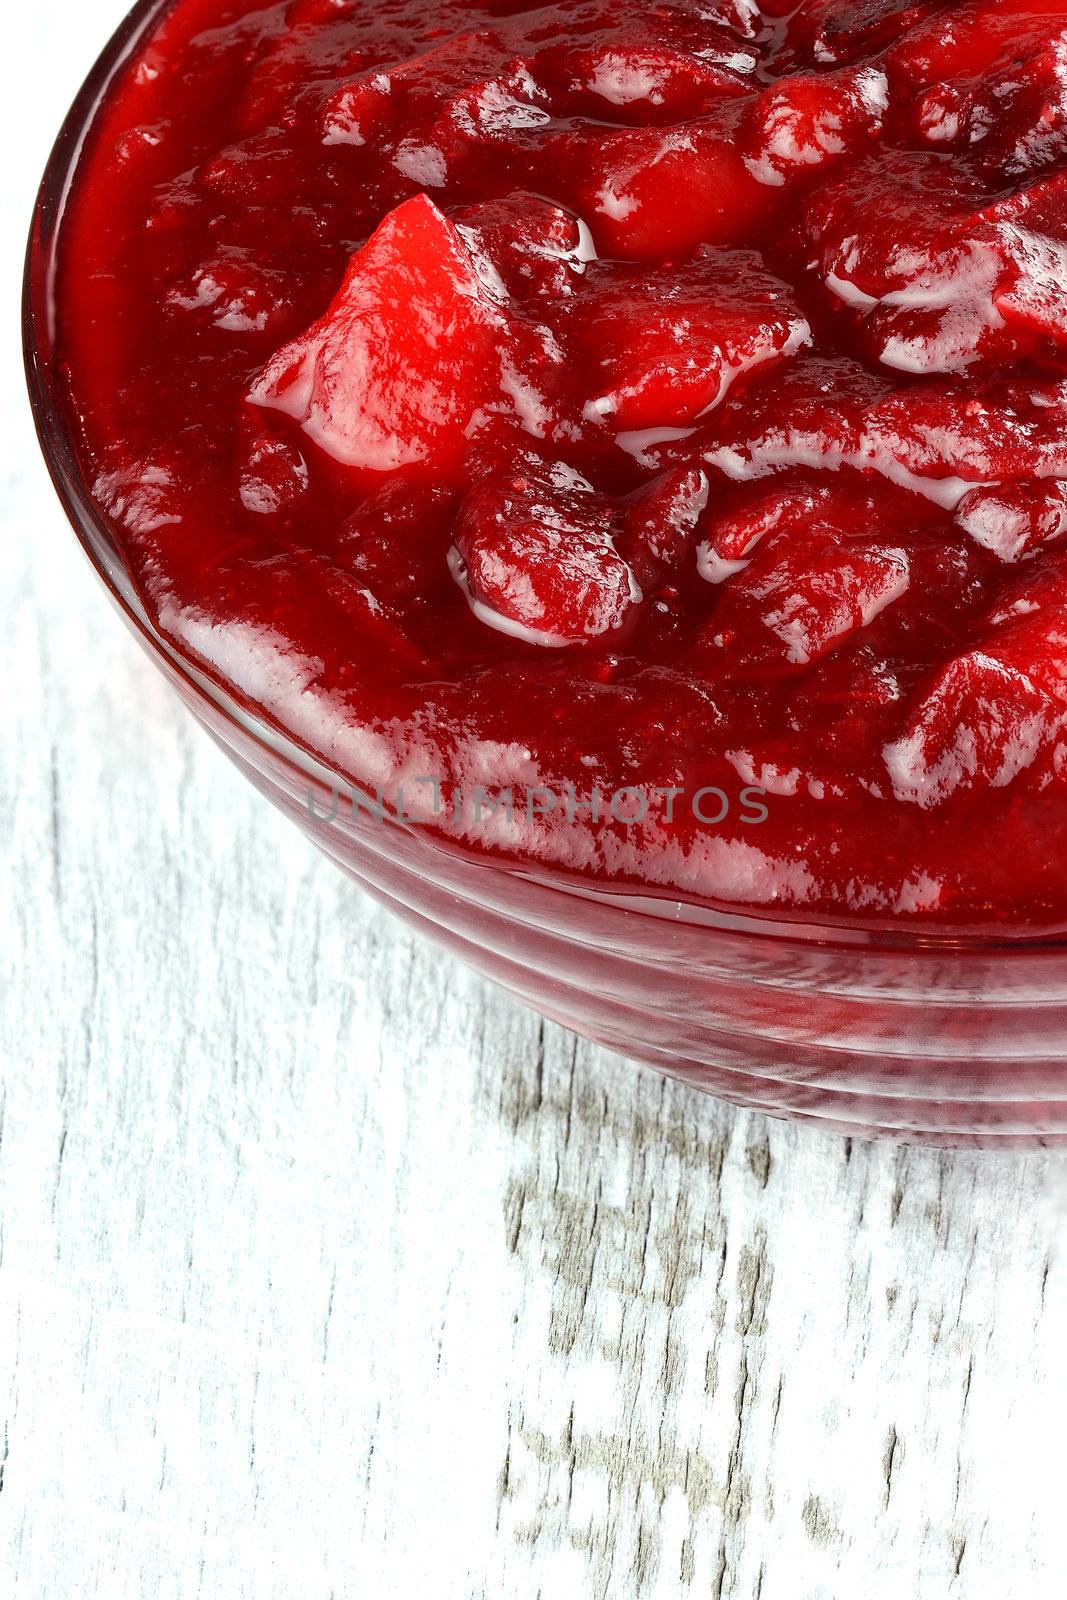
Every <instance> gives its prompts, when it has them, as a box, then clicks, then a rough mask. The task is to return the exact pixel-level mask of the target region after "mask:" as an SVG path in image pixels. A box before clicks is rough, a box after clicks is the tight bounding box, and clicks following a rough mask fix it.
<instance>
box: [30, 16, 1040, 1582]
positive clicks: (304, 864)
mask: <svg viewBox="0 0 1067 1600" xmlns="http://www.w3.org/2000/svg"><path fill="white" fill-rule="evenodd" d="M120 9H121V6H120V4H119V3H117V0H78V3H77V4H75V3H74V0H36V3H35V4H34V6H32V7H19V8H18V9H17V11H16V14H15V16H14V18H12V17H11V16H10V15H9V14H5V21H4V31H5V34H6V35H7V36H8V39H9V42H10V35H11V32H12V29H14V47H13V48H8V49H7V50H6V51H5V60H4V65H3V72H4V84H3V94H2V95H0V117H2V119H3V152H4V160H3V162H2V163H0V178H2V181H3V184H4V192H3V201H2V205H3V209H2V213H0V215H2V222H3V230H4V238H3V252H4V255H3V273H4V277H3V302H4V308H5V315H4V318H3V338H4V345H3V356H4V362H3V410H2V422H3V433H2V439H3V446H2V448H3V479H2V484H0V574H2V580H0V581H2V593H3V605H4V616H5V618H6V626H5V628H4V633H3V684H4V696H3V702H2V703H3V767H2V771H0V789H2V795H0V803H2V810H0V830H2V831H0V841H2V870H3V895H2V900H0V919H2V923H0V941H2V943H0V954H2V960H3V965H2V969H0V977H2V982H3V1004H2V1011H0V1050H2V1068H3V1088H2V1101H0V1115H2V1138H0V1224H2V1232H0V1427H2V1429H3V1432H2V1434H0V1457H2V1458H3V1468H2V1488H0V1594H3V1595H5V1596H7V1595H12V1596H16V1597H18V1600H94V1597H102V1600H135V1597H142V1596H143V1597H153V1600H155V1597H160V1600H171V1597H174V1600H194V1597H201V1596H204V1597H212V1600H214V1597H219V1600H243V1597H246V1596H247V1597H254V1600H282V1597H285V1600H289V1597H293V1600H331V1597H333V1600H340V1597H358V1600H390V1597H392V1596H397V1597H403V1600H407V1597H409V1596H414V1595H426V1596H431V1597H433V1600H511V1597H515V1600H538V1597H544V1600H550V1597H551V1600H560V1597H562V1600H570V1597H571V1596H574V1597H585V1596H589V1597H591V1600H609V1597H610V1600H629V1597H634V1600H666V1597H671V1600H673V1597H688V1596H699V1597H701V1600H720V1597H745V1600H748V1597H752V1600H757V1597H762V1600H817V1597H820V1600H838V1597H841V1600H844V1597H848V1600H853V1597H857V1600H912V1597H915V1600H928V1597H939V1596H952V1597H956V1596H962V1597H965V1600H985V1597H989V1600H994V1597H996V1600H1004V1597H1008V1600H1013V1597H1016V1596H1018V1597H1022V1600H1031V1597H1034V1600H1046V1597H1050V1596H1053V1595H1058V1594H1060V1593H1062V1592H1063V1587H1064V1580H1065V1577H1067V1556H1065V1553H1064V1542H1063V1541H1064V1516H1063V1509H1062V1501H1063V1492H1064V1483H1065V1472H1064V1466H1063V1451H1064V1445H1063V1441H1064V1436H1065V1424H1067V1415H1065V1404H1064V1401H1065V1396H1067V1390H1065V1385H1064V1379H1063V1368H1064V1360H1065V1352H1067V1296H1065V1292H1064V1264H1063V1262H1062V1260H1059V1259H1058V1258H1057V1254H1056V1243H1057V1239H1058V1236H1059V1234H1060V1233H1061V1232H1062V1227H1063V1223H1064V1220H1065V1203H1064V1199H1063V1194H1064V1179H1063V1172H1062V1167H1061V1166H1060V1165H1059V1164H1058V1163H1057V1164H1054V1163H1052V1162H1050V1161H1048V1160H1046V1159H1045V1158H1043V1157H1040V1156H1033V1157H1011V1158H1006V1157H989V1158H986V1157H981V1156H978V1155H971V1154H968V1155H960V1156H950V1155H938V1154H934V1153H929V1152H921V1151H911V1152H898V1151H895V1150H893V1149H890V1148H888V1147H881V1148H878V1147H866V1146H863V1145H860V1144H853V1145H851V1146H849V1145H847V1144H845V1143H843V1142H838V1141H836V1140H834V1139H832V1138H829V1137H823V1136H816V1135H812V1134H811V1133H808V1132H803V1133H801V1132H795V1131H793V1130H791V1129H788V1128H785V1127H778V1126H772V1125H769V1124H767V1123H765V1122H763V1121H762V1120H760V1119H758V1118H754V1117H747V1116H743V1115H737V1114H734V1113H732V1112H730V1111H727V1110H725V1109H723V1108H721V1107H719V1106H717V1105H715V1104H714V1103H712V1102H711V1101H707V1100H703V1099H701V1098H699V1097H698V1096H696V1095H695V1094H692V1093H689V1092H687V1091H685V1090H683V1089H680V1088H678V1087H673V1086H668V1085H665V1084H663V1083H661V1082H660V1081H659V1080H658V1079H656V1078H655V1077H654V1076H652V1075H651V1074H648V1073H644V1072H642V1071H639V1070H638V1069H636V1068H633V1067H630V1066H627V1065H625V1064H622V1063H619V1062H616V1061H613V1060H611V1059H609V1058H607V1057H606V1056H604V1055H603V1054H601V1053H598V1052H597V1051H595V1050H592V1049H590V1048H587V1047H586V1046H585V1045H582V1044H576V1043H575V1041H573V1040H572V1039H570V1038H569V1037H567V1036H566V1035H564V1034H563V1033H561V1032H560V1031H559V1030H558V1029H555V1028H552V1027H548V1026H542V1025H541V1024H540V1023H539V1022H538V1021H537V1019H536V1018H534V1017H532V1016H530V1015H528V1014H525V1013H524V1012H522V1011H520V1010H519V1009H518V1008H517V1007H515V1006H513V1005H512V1004H510V1003H509V1002H508V1001H506V1000H505V999H503V998H502V997H501V996H500V995H499V994H497V993H495V992H494V991H493V990H491V989H490V988H489V987H488V986H487V985H485V984H483V983H481V982H480V981H478V980H476V979H474V978H472V977H470V976H468V975H467V974H466V973H465V972H464V971H462V970H461V969H460V968H459V967H457V966H456V965H455V964H454V963H453V962H452V961H451V960H449V959H447V958H446V957H445V956H443V955H441V954H440V953H439V952H437V951H436V950H434V949H432V948H430V947H428V946H426V945H424V944H421V943H419V942H418V941H416V940H415V939H413V938H412V937H410V936H409V935H408V934H407V933H406V932H405V931H403V930H402V929H401V928H399V927H397V926H396V925H395V924H393V923H392V922H390V921H389V920H388V919H387V918H386V917H385V916H384V915H383V914H382V913H380V912H379V911H378V910H377V909H376V908H375V907H374V906H373V905H371V904H369V903H368V902H366V901H365V900H363V899H361V898H360V897H359V895H358V894H357V893H356V892H355V891H354V890H353V889H352V888H351V887H350V886H349V885H348V884H347V883H345V882H344V881H343V880H342V878H341V877H340V875H339V874H336V873H335V872H334V870H333V869H332V868H330V867H329V866H328V865H327V864H326V863H325V862H323V861H320V860H319V859H317V858H316V857H315V856H314V855H313V854H312V852H311V850H310V848H309V847H308V846H306V845H305V844H304V843H303V842H302V841H301V840H300V838H298V837H297V835H296V834H295V832H292V831H290V830H289V829H288V828H287V826H286V825H285V824H283V823H282V822H281V820H279V819H278V818H277V817H275V816H274V815H273V814H272V813H271V812H270V811H269V810H268V809H267V808H265V806H264V805H263V804H262V803H261V802H260V801H259V800H258V799H257V798H256V797H255V796H254V795H253V794H252V793H251V792H250V791H249V790H247V789H245V788H244V787H242V784H241V782H240V781H239V780H238V778H237V777H236V775H235V774H233V773H232V772H231V771H230V770H229V769H228V768H227V766H226V765H225V763H224V762H223V760H222V758H221V757H220V756H218V755H217V754H216V753H215V752H214V751H213V750H212V749H211V748H209V746H208V744H207V742H206V740H205V739H204V738H203V737H202V736H200V735H199V734H198V733H196V732H195V731H194V729H193V727H192V726H191V724H190V723H189V722H188V720H187V719H186V718H185V715H184V713H182V712H181V711H180V709H179V708H178V706H177V704H176V703H175V702H174V701H173V700H172V699H171V698H169V693H168V691H166V690H165V688H164V686H163V684H162V682H161V681H160V680H157V678H156V677H155V676H154V675H153V672H152V670H151V668H150V667H149V666H148V665H147V664H146V663H145V662H144V661H143V660H142V659H141V657H140V656H139V654H138V652H137V651H136V649H135V647H134V646H133V644H132V643H131V642H129V641H128V640H127V638H126V637H125V635H124V633H123V631H122V628H121V625H120V623H119V622H118V620H117V619H116V618H115V617H114V616H113V615H112V614H111V613H110V612H109V610H108V608H107V606H106V604H105V603H104V601H103V599H102V596H101V595H100V593H98V592H97V589H96V587H95V580H94V579H93V578H92V576H91V574H90V572H89V571H88V568H87V566H86V564H85V563H84V561H83V559H82V557H81V556H80V554H79V552H78V551H77V549H76V547H75V545H74V542H73V539H72V537H71V536H70V534H69V532H68V531H67V529H66V527H65V525H64V523H63V520H62V517H61V515H60V513H59V511H58V508H57V506H56V505H55V503H54V501H53V498H52V496H51V492H50V489H49V487H48V484H47V482H46V478H45V474H44V470H43V468H42V467H41V465H40V464H39V462H38V460H37V458H36V452H35V447H34V445H33V442H32V439H31V433H30V428H29V424H28V421H27V417H26V414H25V407H24V402H23V399H22V396H21V391H20V376H19V371H18V356H17V350H16V338H15V328H14V318H13V306H14V301H15V296H16V293H17V278H18V269H19V256H20V253H21V243H22V232H23V227H24V222H25V216H26V213H27V211H28V206H29V202H30V197H31V193H32V189H33V185H34V179H35V176H36V171H37V169H38V167H39V166H40V164H41V163H42V161H43V158H44V154H45V148H46V145H47V143H48V140H49V136H50V134H51V132H52V131H53V128H54V126H55V124H57V123H58V120H59V116H60V113H61V111H62V109H63V106H64V104H65V102H66V100H67V99H68V98H69V96H70V94H71V92H72V91H73V89H74V88H75V87H76V83H77V80H78V79H79V77H80V75H81V73H82V70H83V68H84V66H85V65H86V64H87V63H88V60H89V58H90V56H91V54H92V53H93V50H94V47H95V45H96V44H97V43H99V42H101V41H102V39H103V37H104V35H105V34H106V33H107V31H108V29H109V27H110V25H111V23H112V22H113V21H114V20H115V19H116V18H117V15H118V13H119V11H120Z"/></svg>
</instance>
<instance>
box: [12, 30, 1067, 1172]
mask: <svg viewBox="0 0 1067 1600" xmlns="http://www.w3.org/2000/svg"><path fill="white" fill-rule="evenodd" d="M168 4H169V0H142V3H141V4H138V5H136V6H135V7H134V9H133V11H132V12H131V13H130V15H129V16H128V17H127V18H126V20H125V22H124V23H123V24H122V25H121V27H120V28H119V30H118V32H117V33H116V35H115V37H114V38H113V39H112V41H111V42H110V44H109V45H108V46H107V48H106V49H105V51H104V53H103V55H102V56H101V58H100V60H99V61H98V62H97V64H96V66H95V67H94V68H93V70H92V72H91V73H90V75H89V78H88V80H87V81H86V83H85V85H84V87H83V88H82V90H81V92H80V93H79V95H78V97H77V99H76V101H75V103H74V106H73V107H72V109H71V111H70V113H69V115H68V117H67V120H66V122H65V123H64V126H63V128H62V131H61V132H60V134H59V138H58V140H57V143H56V145H55V148H54V150H53V152H52V155H51V158H50V160H49V163H48V167H47V170H46V172H45V175H44V179H43V182H42V186H41V190H40V194H39V197H38V201H37V205H36V209H35V212H34V217H33V225H32V232H31V237H30V245H29V253H28V260H27V267H26V278H25V290H24V307H23V316H24V341H25V354H26V367H27V375H28V381H29V389H30V396H31V401H32V405H33V411H34V416H35V420H36V425H37V431H38V435H39V438H40V441H41V447H42V449H43V451H44V455H45V458H46V460H47V463H48V466H49V470H50V472H51V474H52V478H53V481H54V482H55V485H56V488H57V490H58V492H59V496H60V499H61V500H62V502H63V506H64V508H65V510H66V512H67V515H68V517H69V518H70V521H71V523H72V525H73V527H74V531H75V533H76V534H77V536H78V538H79V540H80V541H81V544H82V546H83V548H84V550H85V552H86V554H87V555H88V557H89V559H90V561H91V562H92V563H93V566H94V567H95V569H96V571H97V573H98V575H99V577H100V579H101V581H102V583H103V585H104V587H105V588H106V589H107V591H108V593H109V594H110V596H111V598H112V600H113V601H114V603H115V604H116V605H117V606H118V608H119V610H120V612H121V613H122V616H123V617H124V619H125V620H126V622H127V624H128V625H129V627H130V628H131V629H132V630H133V632H134V634H135V635H136V636H137V638H138V639H139V640H140V642H141V644H142V645H143V647H144V648H145V650H146V651H147V652H148V654H149V655H150V656H151V658H152V660H153V661H154V662H155V664H156V666H157V667H158V668H159V669H160V670H161V671H162V672H163V673H164V674H165V675H166V677H167V678H168V679H169V681H170V683H171V684H172V685H173V687H174V688H175V689H176V691H177V692H178V694H179V695H180V696H181V697H182V699H183V700H184V702H185V704H186V705H187V706H188V707H189V709H190V710H191V711H192V713H193V715H194V716H195V717H196V718H197V720H198V721H199V722H200V723H201V724H202V725H203V726H204V727H205V728H206V729H207V731H208V732H209V734H210V735H211V737H212V738H213V739H214V740H215V741H216V743H217V744H218V745H220V746H221V747H222V749H223V750H225V751H226V753H227V754H228V755H229V757H230V758H231V759H232V760H233V761H234V762H235V763H236V765H237V766H238V767H239V768H240V769H241V770H242V771H243V772H244V773H245V775H246V776H247V777H248V779H249V780H250V782H252V783H253V784H254V785H255V786H256V788H257V789H259V790H260V792H261V793H262V794H264V795H265V796H266V797H267V798H268V799H269V800H270V801H272V802H273V804H274V805H276V806H278V807H279V808H280V809H281V810H282V811H284V812H285V813H286V814H287V815H288V816H289V817H291V818H292V820H293V821H294V822H295V823H296V824H297V826H298V827H300V828H302V829H303V830H304V832H305V833H306V834H307V835H309V837H310V838H312V839H313V840H314V842H315V843H316V844H317V845H318V846H319V847H320V848H321V849H322V850H323V851H324V852H325V853H326V854H327V855H328V856H330V857H331V858H332V859H333V860H334V861H336V862H337V864H338V865H339V866H341V867H342V868H343V869H344V870H345V871H346V872H347V873H348V874H349V875H350V876H351V877H353V878H354V879H355V880H356V882H357V883H359V884H360V885H361V886H362V887H363V888H365V889H366V890H367V891H368V892H369V893H370V894H372V895H374V896H375V897H376V898H377V899H378V900H380V901H381V902H382V903H383V904H384V905H386V906H387V907H389V908H390V909H391V910H393V911H395V912H396V913H397V914H398V915H399V916H400V917H401V918H403V919H404V920H405V921H406V922H407V923H409V924H411V925H412V926H414V927H416V928H418V929H419V930H421V931H422V932H424V933H426V934H428V935H429V936H430V937H432V938H434V939H436V940H438V941H439V942H440V943H441V944H443V945H444V946H445V947H446V948H448V949H449V950H451V951H452V952H453V953H454V954H456V955H457V956H459V957H460V959H462V960H463V961H465V962H467V963H468V964H469V965H470V966H471V967H473V968H475V969H476V970H477V971H478V972H480V973H483V974H485V975H486V976H487V977H489V978H491V979H493V980H495V981H496V982H497V983H499V984H500V985H502V986H503V988H505V989H506V990H507V991H508V992H509V993H511V994H512V995H514V996H516V997H517V998H518V999H519V1000H521V1001H523V1002H524V1003H525V1004H527V1005H529V1006H532V1007H533V1008H534V1009H535V1010H537V1011H539V1012H541V1013H542V1014H543V1015H544V1016H546V1017H548V1018H551V1019H552V1020H553V1021H556V1022H559V1023H562V1024H563V1025H564V1026H566V1027H568V1028H571V1029H573V1030H575V1031H576V1032H577V1033H580V1034H584V1035H585V1036H587V1037H588V1038H590V1039H593V1040H595V1041H597V1042H598V1043H599V1044H602V1045H605V1046H607V1047H608V1048H610V1049H611V1050H614V1051H617V1052H619V1053H621V1054H623V1055H625V1056H628V1057H631V1058H634V1059H636V1060H639V1061H642V1062H646V1063H648V1064H649V1065H651V1066H653V1067H656V1068H658V1069H659V1070H660V1071H662V1072H665V1073H669V1074H670V1075H672V1076H674V1077H677V1078H680V1079H683V1080H684V1081H686V1082H687V1083H690V1084H692V1085H694V1086H695V1087H697V1088H699V1089H703V1090H706V1091H708V1092H710V1093H712V1094H715V1095H717V1096H719V1097H720V1098H722V1099H724V1100H729V1101H733V1102H735V1103H738V1104H741V1105H744V1106H747V1107H751V1108H753V1109H755V1110H758V1111H762V1112H766V1113H769V1114H771V1115H773V1116H786V1117H791V1118H794V1119H796V1120H798V1121H805V1122H809V1123H813V1124H816V1125H818V1126H821V1127H824V1128H830V1129H836V1130H838V1131H840V1132H841V1133H847V1134H856V1135H860V1136H878V1135H884V1136H887V1137H892V1138H897V1139H903V1140H911V1141H921V1142H929V1143H939V1144H957V1145H959V1144H969V1145H984V1146H987V1147H994V1148H1007V1147H1010V1146H1019V1145H1023V1146H1026V1145H1041V1144H1045V1145H1054V1144H1064V1143H1067V1064H1065V1063H1067V944H1063V943H1059V942H1050V943H1032V942H1029V943H1028V942H1022V941H1020V942H1016V943H989V942H981V941H976V940H973V939H970V940H953V939H950V938H946V937H936V936H919V935H913V934H909V933H907V932H904V931H902V932H901V933H900V934H899V935H897V934H893V933H889V932H884V933H880V934H874V933H863V932H851V931H848V930H844V931H843V930H841V929H829V928H820V927H816V926H798V925H797V924H790V925H784V924H774V923H771V922H768V921H767V920H764V919H762V918H754V917H746V916H744V915H736V916H731V915H725V914H717V913H714V912H711V911H708V910H706V909H704V908H702V907H700V906H696V905H689V904H686V903H685V902H683V901H675V900H666V899H662V898H642V897H640V896H635V895H634V894H632V893H624V892H613V891H611V890H607V889H604V888H603V887H601V886H599V885H596V886H594V885H586V884H583V883H581V882H574V881H570V880H565V879H563V878H562V877H555V878H554V877H552V876H551V875H550V874H547V873H546V872H545V871H544V870H542V869H535V868H534V867H532V866H531V867H530V868H529V870H523V869H522V868H521V867H517V866H515V865H513V864H512V865H507V866H505V865H501V864H500V863H499V862H496V861H493V860H491V859H489V858H487V857H484V856H478V855H477V854H474V853H472V852H468V851H465V850H463V849H461V848H459V847H458V846H456V845H455V844H453V843H450V842H446V841H444V840H442V839H440V838H439V837H437V836H436V835H434V834H431V833H430V832H428V831H427V830H426V829H425V828H417V827H415V826H412V825H409V824H406V823H404V822H402V821H400V820H397V819H396V818H395V817H390V816H384V817H378V816H374V815H371V814H370V812H367V811H363V810H360V809H359V808H356V809H355V811H354V813H353V811H352V810H351V809H350V808H348V807H345V808H341V807H340V806H338V805H337V803H336V799H337V796H338V794H350V793H351V786H350V784H349V782H348V781H347V780H346V779H345V777H344V776H343V775H341V774H337V773H333V772H331V771H330V770H329V769H328V768H327V767H325V766H323V764H322V763H321V762H320V761H319V760H317V759H316V758H314V757H313V756H312V755H310V754H309V753H308V752H307V751H306V750H305V749H303V748H302V747H301V746H300V745H299V744H298V743H297V742H296V740H295V739H293V738H291V737H289V736H287V735H286V733H285V732H284V731H283V730H281V729H279V728H277V727H275V726H272V725H271V724H270V723H269V722H268V721H267V720H265V719H264V718H261V717H258V716H256V715H255V714H254V713H253V712H252V711H250V709H249V708H248V706H247V705H246V704H244V703H243V702H242V701H241V700H240V699H239V698H238V696H237V695H236V693H233V694H231V693H228V692H227V691H226V689H225V688H224V687H221V686H220V685H219V684H217V683H215V682H214V681H212V680H211V679H209V678H208V677H206V676H205V675H204V674H203V673H201V672H200V671H199V670H198V669H197V667H196V665H195V663H194V662H193V661H191V660H188V659H184V658H183V657H182V656H181V655H179V654H178V653H177V652H176V651H175V650H174V648H173V647H172V646H171V645H170V644H169V643H168V642H167V641H166V640H164V639H163V638H162V637H160V635H159V634H158V632H157V631H156V630H155V629H154V627H153V625H152V623H151V621H150V619H149V617H148V616H147V614H146V612H145V610H144V608H143V607H142V605H141V603H140V600H139V598H138V596H137V593H136V591H135V589H134V586H133V584H132V583H131V581H130V577H129V575H128V573H127V571H126V568H125V566H124V564H123V560H122V557H121V555H120V553H119V550H118V548H117V546H116V543H115V541H114V538H113V535H112V533H111V531H110V529H109V528H108V526H107V524H106V522H105V521H104V519H103V518H102V517H101V515H100V512H99V510H98V508H97V507H96V506H95V505H94V503H93V500H92V498H91V495H90V493H89V489H88V486H87V484H86V482H85V480H84V478H83V476H82V474H81V471H80V469H79V465H78V460H77V454H76V450H75V447H74V443H73V440H72V437H71V432H70V428H69V425H68V419H67V416H66V413H65V406H64V401H63V396H62V392H61V385H60V383H59V381H58V374H57V371H56V363H55V359H54V309H53V284H54V263H55V257H56V248H57V240H58V238H59V235H60V232H61V226H62V220H63V212H64V205H65V201H66V196H67V194H68V192H69V188H70V183H71V178H72V175H73V173H74V170H75V168H76V165H77V162H78V158H79V153H80V151H81V149H82V146H83V142H84V140H85V137H86V134H87V132H88V130H89V129H90V128H91V126H92V122H93V118H94V116H95V114H96V112H97V110H98V108H99V106H100V103H101V100H102V98H103V96H104V95H105V94H106V91H107V88H108V85H109V83H110V81H111V79H112V77H113V75H114V74H115V72H116V71H118V70H119V69H120V68H121V66H122V65H123V63H124V62H125V60H126V59H127V58H128V56H129V55H130V53H131V52H132V51H133V50H134V49H136V47H137V45H138V42H139V41H140V39H141V37H142V36H143V34H144V33H145V32H146V31H147V30H149V29H150V28H151V27H152V25H153V24H154V22H155V21H156V20H157V18H158V17H159V16H160V14H161V13H162V12H164V11H165V10H166V9H167V6H168ZM335 812H336V815H335V814H334V813H335Z"/></svg>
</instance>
